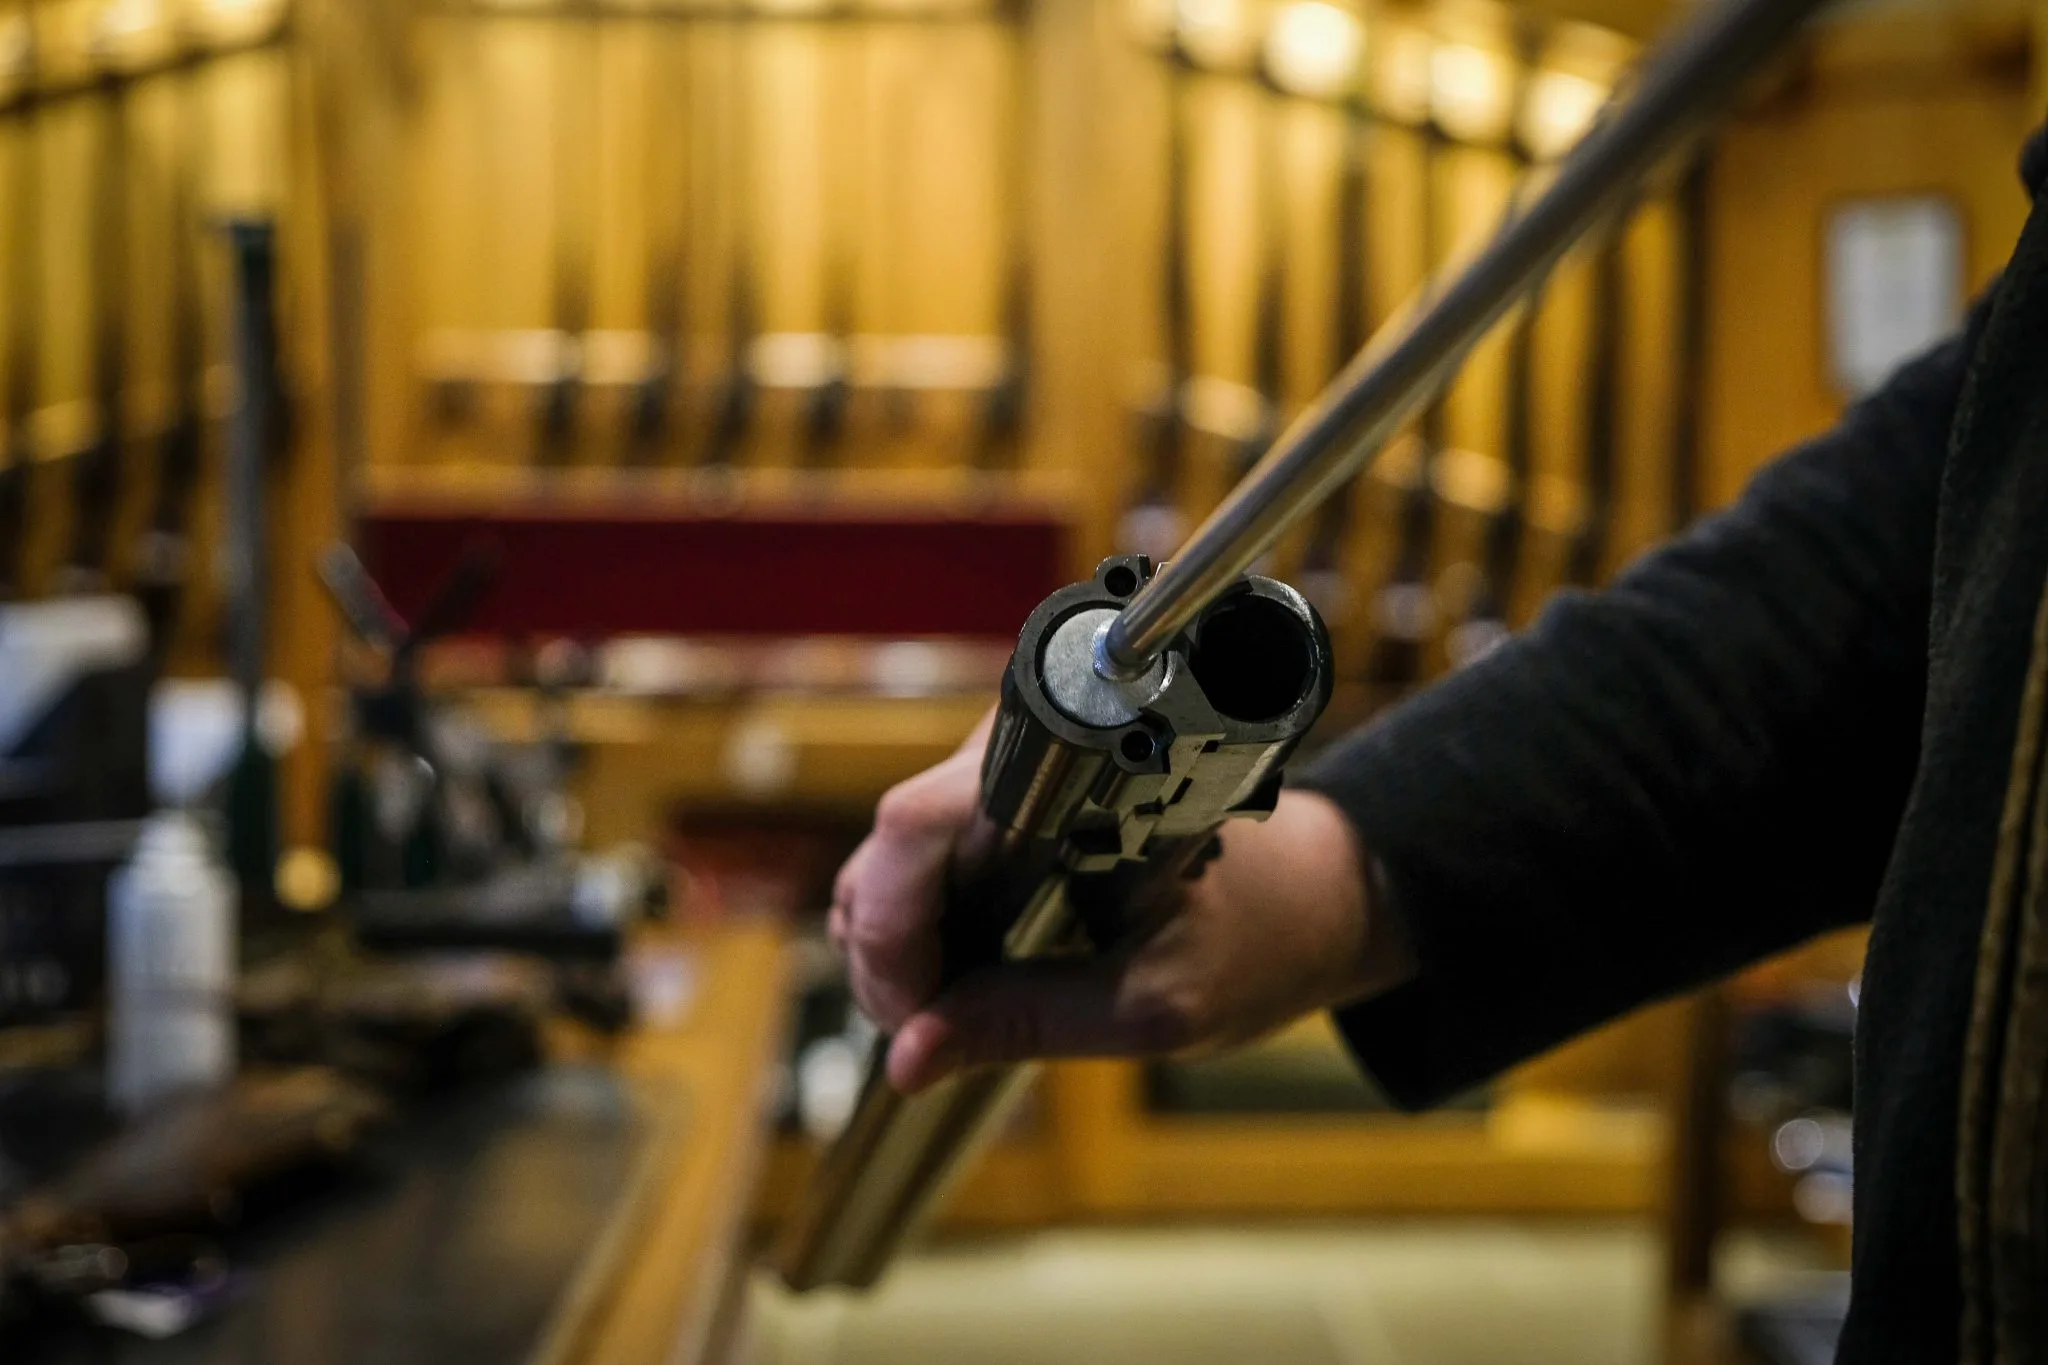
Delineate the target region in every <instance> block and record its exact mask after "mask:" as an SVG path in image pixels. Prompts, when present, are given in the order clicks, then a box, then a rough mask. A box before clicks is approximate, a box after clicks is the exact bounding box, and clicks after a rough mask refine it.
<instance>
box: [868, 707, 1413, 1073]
mask: <svg viewBox="0 0 2048 1365" xmlns="http://www.w3.org/2000/svg"><path fill="white" fill-rule="evenodd" d="M988 729H989V722H988V721H984V722H983V724H982V725H981V726H980V727H979V728H977V730H976V731H975V733H974V734H973V735H972V736H970V737H969V739H968V741H967V743H966V744H964V745H963V746H962V747H961V749H960V751H959V752H958V753H956V754H954V755H953V757H951V758H949V759H947V760H946V761H945V762H943V763H941V764H939V765H938V766H936V767H934V768H931V769H929V770H927V771H926V772H923V773H921V774H919V775H918V776H916V777H913V778H911V779H910V780H909V781H907V782H904V783H902V784H901V785H899V786H897V787H895V788H893V789H892V790H891V791H890V792H889V793H888V794H887V795H885V796H884V797H883V798H882V801H881V804H880V805H879V806H878V807H877V809H876V813H875V829H874V832H873V833H872V834H870V835H869V836H868V838H867V840H866V841H865V842H864V843H862V844H861V846H860V848H859V849H857V850H856V851H855V852H854V855H853V856H852V857H851V858H850V859H848V860H847V864H846V866H845V867H844V868H843V869H841V871H840V874H839V879H838V882H837V885H836V887H835V891H834V896H833V906H832V914H831V930H832V934H833V938H834V939H835V941H836V942H838V943H839V945H840V946H841V948H842V949H843V950H844V951H845V953H846V955H847V961H848V964H849V969H850V973H851V979H852V985H853V991H854V996H855V999H856V1000H857V1001H858V1002H859V1003H860V1006H861V1008H862V1010H863V1011H864V1012H866V1013H867V1015H868V1016H869V1017H870V1018H871V1019H873V1020H874V1021H875V1023H876V1024H877V1025H879V1026H880V1027H881V1028H882V1029H883V1030H885V1031H887V1032H890V1033H893V1034H894V1038H893V1040H892V1042H891V1046H890V1050H889V1058H888V1074H889V1080H890V1082H891V1083H892V1084H893V1085H895V1086H896V1087H897V1088H898V1089H899V1090H903V1091H906V1092H914V1091H917V1090H921V1089H923V1088H925V1087H926V1086H929V1085H931V1084H933V1083H934V1082H936V1081H938V1080H940V1079H942V1078H943V1077H944V1076H946V1075H947V1074H949V1073H950V1072H953V1071H956V1070H959V1069H961V1068H963V1067H971V1066H984V1065H991V1064H997V1063H1006V1062H1020V1061H1027V1060H1031V1059H1034V1058H1040V1057H1061V1056H1148V1055H1157V1054H1165V1053H1174V1052H1183V1051H1190V1050H1205V1049H1211V1048H1218V1047H1228V1046H1232V1045H1235V1044H1240V1043H1245V1042H1249V1041H1251V1040H1253V1039H1255V1038H1257V1037H1259V1036H1261V1035H1263V1034H1265V1033H1268V1032H1270V1031H1272V1030H1273V1029H1276V1028H1278V1027H1280V1026H1282V1025H1284V1024H1286V1023H1288V1022H1289V1021H1291V1020H1293V1019H1295V1018H1297V1017H1299V1016H1301V1015H1303V1014H1306V1013H1309V1012H1310V1011H1313V1010H1317V1009H1323V1008H1327V1007H1329V1006H1332V1005H1338V1004H1343V1003H1346V1002H1349V1001H1352V1000H1356V999H1361V998H1364V997H1365V996H1368V995H1371V994H1374V993H1376V992H1378V991H1381V990H1385V989H1387V988H1388V987H1390V986H1392V985H1394V984H1397V983H1398V982H1399V981H1400V980H1402V979H1404V978H1405V977H1406V976H1407V975H1409V974H1410V973H1411V972H1412V971H1413V965H1412V959H1411V956H1410V953H1409V950H1408V947H1407V944H1406V942H1405V939H1404V938H1403V936H1402V935H1401V933H1400V930H1399V927H1398V925H1396V924H1395V923H1394V922H1393V920H1392V917H1391V915H1389V914H1388V913H1386V911H1385V910H1384V908H1383V907H1381V906H1379V905H1377V904H1376V903H1375V900H1376V898H1375V897H1374V896H1373V895H1372V893H1371V889H1370V887H1371V881H1370V879H1369V878H1368V876H1367V872H1366V869H1367V867H1368V862H1367V859H1366V856H1365V854H1364V853H1363V851H1362V850H1361V849H1360V848H1359V847H1358V842H1357V836H1356V834H1355V832H1354V831H1353V829H1352V827H1351V824H1350V822H1349V821H1348V820H1347V819H1346V818H1345V816H1344V815H1343V813H1342V812H1341V811H1339V810H1338V808H1337V807H1336V806H1335V805H1334V804H1332V803H1331V802H1330V801H1328V800H1327V799H1325V798H1323V797H1321V796H1318V795H1315V794H1313V793H1308V792H1285V793H1283V794H1282V795H1281V797H1280V801H1279V805H1278V807H1277V808H1276V809H1275V810H1274V812H1273V814H1272V815H1271V816H1270V817H1268V818H1267V819H1266V820H1265V821H1264V822H1256V823H1255V822H1253V821H1249V820H1239V821H1232V822H1230V823H1228V824H1226V825H1225V826H1224V827H1223V830H1222V835H1221V837H1222V853H1221V855H1220V856H1219V857H1217V858H1216V859H1215V860H1213V861H1212V862H1211V863H1210V864H1209V865H1208V867H1207V868H1206V869H1205V870H1204V872H1203V873H1202V875H1201V876H1200V877H1199V878H1197V879H1195V880H1193V881H1190V882H1186V883H1182V884H1180V885H1179V886H1178V888H1177V891H1178V896H1177V900H1178V904H1177V905H1174V906H1172V907H1169V908H1168V913H1163V914H1147V915H1145V916H1144V917H1143V922H1144V924H1145V926H1146V927H1145V929H1144V930H1143V931H1141V932H1140V933H1139V934H1137V935H1136V936H1134V937H1133V938H1132V939H1130V940H1129V941H1126V942H1120V943H1117V944H1114V945H1111V947H1110V949H1109V951H1107V952H1105V953H1103V954H1101V955H1099V956H1096V957H1093V958H1086V959H1059V958H1053V959H1041V960H1034V961H1025V962H1011V963H1004V964H1002V965H1000V966H996V967H991V968H988V969H986V970H983V971H978V972H974V973H971V974H969V975H968V976H966V977H963V978H962V979H961V980H959V981H957V982H953V983H951V984H949V985H947V986H946V987H945V989H944V990H943V991H942V990H941V989H940V987H941V981H940V971H941V962H940V948H939V933H938V921H939V917H940V915H941V913H942V911H943V908H944V903H945V892H946V884H947V875H948V870H949V867H950V866H951V865H952V863H953V861H954V860H955V858H956V857H957V856H960V855H961V854H962V853H963V851H964V852H965V853H966V854H967V856H968V857H969V858H970V859H971V857H972V852H973V851H972V850H971V849H969V850H963V848H962V845H963V843H969V844H971V843H973V842H974V841H975V834H976V819H977V810H978V801H979V796H980V770H981V751H982V748H983V746H984V745H985V744H986V742H987V736H988Z"/></svg>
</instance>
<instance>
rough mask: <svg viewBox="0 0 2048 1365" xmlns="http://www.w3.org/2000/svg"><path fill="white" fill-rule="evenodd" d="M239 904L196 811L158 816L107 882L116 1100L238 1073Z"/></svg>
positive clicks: (133, 1104) (128, 1101)
mask: <svg viewBox="0 0 2048 1365" xmlns="http://www.w3.org/2000/svg"><path fill="white" fill-rule="evenodd" d="M236 903H237V893H236V888H235V882H234V877H233V875H232V874H231V873H230V872H229V871H228V869H227V868H226V867H225V866H224V865H223V864H222V862H221V859H220V855H219V853H218V852H217V851H216V850H215V848H214V845H213V841H212V839H211V838H209V837H208V834H207V831H206V829H205V827H204V826H203V825H202V824H201V823H200V821H199V819H198V817H197V816H195V815H193V814H192V813H191V812H189V811H183V810H177V809H171V810H163V811H159V812H157V813H156V814H155V815H152V816H151V817H150V818H149V820H148V821H147V822H146V823H145V824H144V825H143V830H142V835H141V838H140V839H138V840H137V841H136V845H135V854H134V856H133V857H132V858H131V859H130V860H129V862H128V863H127V864H126V865H125V866H123V867H121V868H120V869H119V870H118V871H116V872H115V873H114V875H113V877H112V879H111V880H110V882H109V884H108V887H107V1088H108V1092H109V1097H110V1098H111V1099H112V1100H113V1101H114V1103H115V1105H116V1106H118V1107H119V1108H120V1109H122V1110H124V1111H127V1112H130V1113H133V1112H135V1111H136V1110H139V1109H143V1108H146V1107H148V1106H149V1105H150V1104H152V1103H154V1102H155V1101H157V1100H159V1099H162V1098H163V1097H164V1096H166V1095H169V1094H171V1093H173V1092H176V1091H179V1090H186V1089H192V1088H200V1087H211V1086H218V1085H224V1084H226V1083H227V1081H228V1080H229V1079H230V1078H231V1077H232V1075H233V1073H234V1069H235V1033H234V1029H235V1018H234V981H235V913H236Z"/></svg>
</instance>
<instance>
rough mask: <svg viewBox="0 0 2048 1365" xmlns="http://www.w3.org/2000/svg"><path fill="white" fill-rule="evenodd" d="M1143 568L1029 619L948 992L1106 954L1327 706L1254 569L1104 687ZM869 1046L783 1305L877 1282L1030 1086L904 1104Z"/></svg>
mask: <svg viewBox="0 0 2048 1365" xmlns="http://www.w3.org/2000/svg"><path fill="white" fill-rule="evenodd" d="M1152 572H1153V565H1152V563H1151V561H1150V560H1149V559H1146V558H1144V557H1142V556H1118V557H1113V558H1110V559H1106V560H1104V561H1103V562H1102V564H1101V565H1100V566H1099V567H1098V568H1097V570H1096V573H1095V577H1094V578H1092V579H1090V580H1088V581H1086V582H1082V583H1077V584H1074V585H1072V586H1070V587H1067V588H1062V589H1061V590H1060V591H1058V592H1056V593H1054V594H1053V595H1052V596H1051V597H1048V598H1047V599H1046V600H1045V601H1044V602H1043V603H1041V604H1040V605H1039V607H1038V609H1037V610H1036V611H1035V612H1033V613H1032V616H1031V619H1030V620H1029V621H1028V622H1027V623H1026V624H1025V627H1024V630H1023V633H1022V635H1021V636H1020V637H1019V639H1018V643H1017V648H1016V651H1015V653H1014V654H1013V655H1012V656H1011V660H1010V664H1009V667H1008V669H1007V670H1006V671H1005V673H1004V675H1003V692H1002V703H1001V707H1000V709H999V711H998V713H997V717H996V723H995V728H994V730H993V732H992V734H991V736H990V740H989V745H988V751H987V754H986V757H985V758H984V760H983V766H982V778H981V809H982V813H983V815H984V816H985V817H986V819H987V822H988V828H987V830H986V831H985V832H986V833H988V834H989V836H990V843H991V846H992V848H993V850H994V851H993V852H992V854H991V855H990V856H989V857H988V858H987V860H986V861H985V862H983V861H979V860H977V866H976V868H975V869H974V870H972V871H970V872H969V873H968V874H967V875H966V876H965V877H964V878H962V879H961V880H959V881H958V882H957V883H956V886H955V888H954V890H953V893H952V895H951V900H950V904H949V906H948V909H947V913H946V917H945V920H944V922H943V924H942V926H941V929H942V937H943V940H944V950H945V952H944V955H945V963H946V975H947V977H948V979H958V978H959V977H960V976H961V975H963V974H964V973H966V972H969V971H972V970H975V969H977V968H980V967H986V966H989V965H992V964H994V963H997V962H1000V961H1005V960H1010V961H1014V960H1017V959H1022V958H1031V957H1045V956H1052V955H1068V954H1088V953H1092V952H1095V951H1099V950H1104V949H1107V948H1109V947H1110V946H1112V944H1113V943H1114V942H1115V940H1116V939H1117V938H1118V937H1119V936H1120V934H1119V916H1120V914H1121V912H1122V911H1123V909H1124V908H1125V907H1128V906H1132V905H1140V904H1145V903H1147V902H1148V901H1150V900H1153V899H1156V898H1154V897H1148V896H1147V895H1146V892H1147V890H1148V888H1156V887H1157V886H1158V885H1159V884H1160V883H1163V882H1166V881H1169V880H1172V879H1178V878H1184V877H1192V876H1195V875H1197V874H1198V873H1199V871H1200V869H1201V867H1202V866H1203V865H1204V864H1205V863H1206V861H1207V860H1208V858H1209V857H1210V856H1212V855H1213V853H1214V851H1215V850H1216V848H1217V840H1216V831H1217V828H1218V827H1219V826H1220V825H1221V824H1222V823H1223V822H1224V821H1225V820H1228V819H1231V818H1234V817H1246V818H1251V819H1262V818H1264V816H1266V815H1267V814H1269V813H1271V811H1272V809H1273V804H1274V801H1275V800H1276V799H1277V797H1278V795H1279V790H1280V782H1281V765H1282V764H1284V763H1285V762H1286V760H1287V758H1288V757H1289V755H1291V754H1292V753H1293V751H1294V748H1295V746H1296V745H1297V744H1298V743H1299V742H1300V740H1301V738H1302V736H1303V735H1304V734H1306V733H1307V731H1308V729H1309V727H1310V726H1312V725H1313V724H1314V723H1315V721H1316V719H1317V718H1318V717H1319V716H1320V715H1321V714H1322V711H1323V708H1324V706H1325V705H1326V704H1327V703H1328V701H1329V698H1330V690H1331V684H1332V669H1331V661H1330V640H1329V635H1328V633H1327V632H1326V631H1325V629H1324V627H1323V623H1322V620H1321V618H1319V617H1318V616H1317V615H1316V612H1315V609H1314V608H1313V607H1311V606H1310V605H1309V603H1308V601H1307V600H1306V599H1305V598H1303V597H1302V596H1301V594H1299V593H1297V592H1296V591H1295V590H1294V589H1292V588H1290V587H1288V586H1286V585H1285V584H1283V583H1279V582H1276V581H1274V580H1272V579H1269V578H1261V577H1258V576H1255V575H1245V576H1242V577H1240V578H1239V579H1238V580H1237V582H1235V583H1234V584H1232V585H1231V586H1230V588H1229V589H1228V590H1227V591H1226V592H1225V593H1223V594H1222V595H1221V596H1220V597H1218V598H1217V599H1216V601H1215V602H1213V603H1212V604H1211V605H1210V606H1209V607H1208V608H1207V609H1206V610H1205V611H1204V612H1203V613H1202V614H1201V615H1200V616H1199V617H1198V618H1197V619H1196V621H1195V623H1194V624H1193V625H1192V626H1191V627H1190V628H1189V629H1187V630H1186V631H1184V632H1183V633H1182V634H1181V635H1180V636H1179V637H1178V638H1176V639H1175V640H1174V641H1173V642H1172V643H1171V644H1170V645H1169V647H1168V648H1167V650H1166V652H1165V653H1164V654H1162V655H1161V656H1160V657H1159V658H1158V659H1156V660H1154V661H1153V663H1152V665H1151V666H1150V667H1149V668H1147V669H1146V670H1145V671H1144V672H1143V673H1142V674H1140V675H1139V676H1138V677H1137V678H1135V679H1132V680H1130V681H1125V682H1113V681H1108V680H1105V679H1104V678H1102V677H1101V676H1100V675H1099V674H1098V673H1097V671H1096V669H1095V666H1094V659H1095V648H1096V635H1097V633H1098V632H1099V631H1100V630H1101V629H1102V628H1103V627H1104V626H1105V625H1106V624H1107V623H1108V622H1109V621H1110V620H1111V619H1112V618H1114V617H1115V615H1116V614H1117V612H1118V611H1120V610H1121V609H1122V608H1123V607H1124V605H1125V604H1126V603H1127V602H1129V601H1130V599H1131V598H1132V597H1133V596H1135V595H1136V594H1137V592H1138V590H1139V589H1140V588H1142V587H1143V586H1144V585H1145V583H1146V582H1147V581H1149V580H1150V578H1151V576H1152ZM887 1047H888V1040H887V1039H883V1040H881V1041H880V1042H878V1043H877V1045H876V1048H875V1053H874V1057H873V1059H872V1060H871V1063H870V1067H869V1073H868V1077H867V1080H866V1082H865V1085H864V1087H863V1089H862V1092H861V1095H860V1099H859V1102H858V1104H857V1106H856V1108H855V1110H854V1112H853V1115H852V1117H851V1118H850V1120H849V1121H848V1123H847V1125H846V1127H845V1129H844V1131H843V1132H842V1133H841V1134H840V1136H839V1137H838V1139H837V1140H836V1141H835V1142H834V1143H833V1144H832V1146H831V1148H830V1150H828V1151H827V1153H826V1154H825V1157H824V1160H823V1161H822V1163H821V1164H820V1166H819V1168H818V1172H817V1175H816V1176H815V1178H814V1180H813V1182H812V1184H811V1186H810V1188H809V1189H808V1190H807V1191H806V1192H805V1195H804V1198H803V1200H802V1201H801V1202H800V1204H799V1206H798V1208H797V1210H796V1212H795V1214H794V1216H793V1217H792V1218H791V1220H790V1221H789V1223H788V1225H787V1226H786V1227H785V1228H784V1231H783V1235H782V1239H781V1241H780V1244H779V1245H778V1246H777V1247H776V1248H775V1249H774V1254H773V1259H774V1262H775V1268H776V1269H777V1271H778V1272H779V1273H780V1274H781V1276H782V1278H783V1280H784V1282H785V1283H787V1284H788V1285H789V1287H790V1288H792V1289H795V1290H797V1291H800V1292H801V1291H806V1290H811V1289H816V1288H821V1287H824V1286H828V1285H843V1286H847V1287H850V1288H856V1289H865V1288H868V1287H870V1286H872V1285H873V1284H874V1283H876V1281H878V1280H879V1279H880V1278H881V1276H882V1275H883V1273H884V1272H885V1271H886V1270H887V1269H888V1267H889V1264H890V1262H891V1261H892V1259H893V1258H894V1256H895V1254H896V1252H897V1251H898V1250H899V1249H900V1248H901V1247H902V1246H903V1245H904V1243H905V1242H906V1241H907V1240H908V1239H909V1238H910V1237H911V1236H913V1235H914V1234H915V1233H916V1232H917V1231H918V1229H919V1228H920V1227H921V1226H922V1225H923V1224H924V1222H925V1220H926V1219H927V1218H929V1216H930V1215H931V1214H932V1213H933V1212H934V1211H935V1210H936V1209H937V1207H938V1206H939V1204H940V1203H941V1201H942V1200H943V1198H944V1195H945V1193H946V1191H947V1190H948V1189H949V1188H950V1185H951V1182H952V1181H953V1179H954V1178H955V1177H957V1176H958V1175H960V1174H961V1173H962V1172H964V1171H965V1170H966V1169H967V1168H968V1167H969V1166H970V1165H971V1164H972V1161H973V1158H974V1156H975V1154H976V1153H977V1151H978V1150H979V1148H980V1145H981V1143H982V1142H983V1141H984V1140H985V1139H986V1138H987V1137H989V1136H990V1135H991V1134H992V1133H994V1132H995V1131H997V1130H998V1129H999V1128H1000V1127H1001V1123H1002V1119H1003V1117H1004V1115H1005V1113H1006V1112H1007V1111H1008V1109H1009V1108H1010V1106H1011V1104H1012V1103H1013V1102H1014V1101H1015V1100H1016V1099H1017V1098H1018V1097H1019V1096H1021V1095H1022V1094H1023V1093H1024V1091H1025V1089H1026V1083H1027V1082H1028V1080H1029V1079H1030V1076H1031V1074H1032V1071H1033V1068H1031V1067H1028V1066H1001V1067H984V1068H979V1069H975V1070H971V1071H968V1072H965V1073H962V1074H958V1075H955V1076H952V1077H949V1078H947V1079H946V1080H944V1081H942V1082H940V1083H939V1084H937V1085H935V1086H933V1087H931V1088H930V1089H928V1090H925V1091H923V1092H921V1093H920V1094H917V1095H915V1096H904V1095H900V1094H898V1093H897V1092H896V1091H895V1090H893V1089H892V1088H891V1087H890V1085H889V1083H888V1080H887V1078H886V1077H885V1075H884V1074H883V1065H882V1064H883V1059H884V1058H885V1057H886V1055H887Z"/></svg>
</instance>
